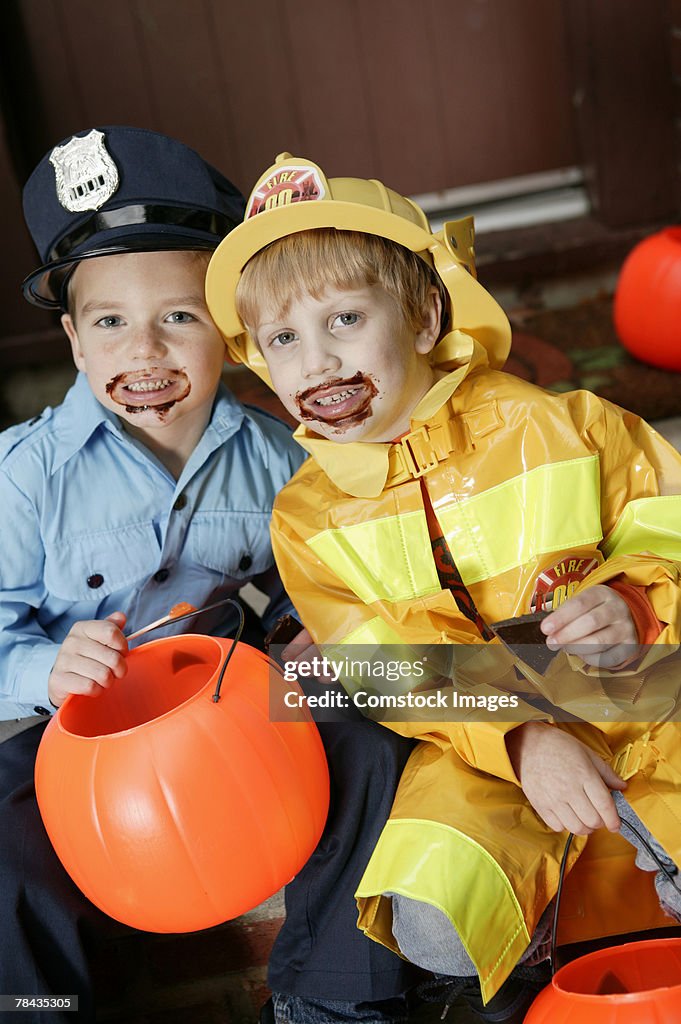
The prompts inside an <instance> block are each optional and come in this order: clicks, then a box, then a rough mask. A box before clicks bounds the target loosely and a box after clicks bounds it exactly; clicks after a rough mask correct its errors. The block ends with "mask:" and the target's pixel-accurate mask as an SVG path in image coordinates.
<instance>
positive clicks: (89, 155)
mask: <svg viewBox="0 0 681 1024" xmlns="http://www.w3.org/2000/svg"><path fill="white" fill-rule="evenodd" d="M50 163H51V164H52V166H53V167H54V175H55V178H56V185H57V198H58V200H59V202H60V203H61V205H62V206H63V207H64V209H65V210H69V211H70V212H71V213H82V212H83V211H84V210H98V209H99V208H100V206H103V205H104V203H105V202H106V201H107V199H110V198H111V196H112V195H113V194H114V192H115V191H116V189H117V188H118V168H117V167H116V164H115V163H114V162H113V160H112V159H111V156H110V155H109V153H108V152H107V150H106V146H105V145H104V133H103V132H99V131H97V129H96V128H93V129H92V131H91V132H89V133H88V134H87V135H84V136H81V137H77V136H75V135H74V137H73V138H72V139H71V140H70V141H69V142H67V143H66V145H65V146H55V148H54V149H53V150H52V152H51V154H50Z"/></svg>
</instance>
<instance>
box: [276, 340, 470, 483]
mask: <svg viewBox="0 0 681 1024" xmlns="http://www.w3.org/2000/svg"><path fill="white" fill-rule="evenodd" d="M486 361H487V357H486V354H485V352H484V350H483V348H482V346H481V345H479V343H478V342H476V341H474V340H473V338H472V337H471V336H470V335H469V334H465V333H464V332H463V331H452V332H451V333H450V334H448V335H447V336H446V337H445V338H443V339H442V341H440V342H439V343H438V345H437V347H436V349H435V351H434V362H433V365H434V367H435V369H439V370H446V371H448V372H447V373H446V376H444V377H441V378H440V380H438V381H437V382H436V383H435V384H434V385H433V386H432V388H431V389H430V391H428V392H427V393H426V394H425V395H424V396H423V398H422V399H421V401H420V402H419V403H418V405H417V406H416V408H415V409H414V411H413V413H412V416H411V429H412V430H414V429H417V428H418V427H419V426H421V425H423V424H424V423H425V422H427V421H428V420H429V419H432V417H433V416H435V414H436V413H437V412H438V411H439V410H440V409H442V407H443V406H444V405H446V403H447V402H448V401H449V399H450V398H451V397H452V395H453V394H454V392H455V391H456V389H457V388H458V386H459V384H460V383H461V381H462V380H463V378H464V377H465V376H466V374H467V373H468V372H469V370H470V369H471V367H472V366H473V365H479V364H480V363H485V362H486ZM293 436H294V438H295V439H296V441H297V442H298V444H299V445H301V446H302V447H303V448H304V449H305V451H307V452H309V453H310V455H312V457H313V458H314V459H315V461H316V462H317V463H318V464H319V466H320V467H321V469H322V470H323V471H324V472H325V473H326V475H327V476H328V477H329V479H330V480H331V481H332V482H333V483H334V484H335V485H336V486H337V487H339V488H340V490H341V491H345V493H346V494H352V495H354V496H355V497H356V498H377V497H378V496H379V494H381V493H382V491H383V489H384V488H385V485H386V481H387V479H388V470H389V467H390V453H391V448H392V447H393V445H392V444H390V443H385V444H383V443H379V442H368V441H351V442H349V443H348V444H339V443H338V442H337V441H329V440H327V439H326V438H322V437H319V436H318V435H317V434H315V433H313V432H312V431H311V430H309V429H308V428H307V427H305V426H304V425H303V424H301V425H300V426H299V427H298V429H297V430H296V431H295V433H294V435H293Z"/></svg>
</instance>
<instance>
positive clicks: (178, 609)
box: [127, 601, 199, 640]
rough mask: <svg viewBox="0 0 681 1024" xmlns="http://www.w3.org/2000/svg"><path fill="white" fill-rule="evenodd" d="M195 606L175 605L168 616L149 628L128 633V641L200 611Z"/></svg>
mask: <svg viewBox="0 0 681 1024" xmlns="http://www.w3.org/2000/svg"><path fill="white" fill-rule="evenodd" d="M198 610H199V609H198V608H195V607H194V605H193V604H189V602H188V601H180V603H179V604H174V605H173V607H172V608H171V609H170V611H169V612H168V614H167V615H164V616H163V617H162V618H160V619H156V622H150V623H149V625H148V626H142V628H141V629H136V630H135V632H134V633H128V635H127V639H128V640H134V639H135V638H136V637H138V636H142V633H148V632H149V630H151V629H156V627H157V626H163V625H164V623H166V622H172V621H173V619H177V618H180V617H181V616H184V615H191V614H192V612H196V611H198Z"/></svg>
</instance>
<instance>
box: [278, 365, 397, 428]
mask: <svg viewBox="0 0 681 1024" xmlns="http://www.w3.org/2000/svg"><path fill="white" fill-rule="evenodd" d="M377 394H378V388H377V387H376V385H375V384H374V382H373V380H372V379H371V377H370V376H369V375H368V374H366V373H362V372H361V371H359V370H358V371H357V373H355V374H354V375H353V376H352V377H332V378H331V379H330V380H327V381H325V382H324V383H323V384H318V385H316V386H315V387H313V388H307V390H306V391H299V392H298V394H297V395H296V396H295V400H296V405H297V406H298V411H299V413H300V418H301V419H302V420H307V421H310V420H317V421H318V422H320V423H326V424H328V425H330V426H333V427H335V428H336V429H339V430H347V429H348V428H349V427H352V426H355V425H356V424H358V423H361V422H363V420H365V419H367V417H368V416H370V415H371V403H372V401H373V399H374V398H375V397H376V395H377Z"/></svg>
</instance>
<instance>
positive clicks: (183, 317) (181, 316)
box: [166, 309, 195, 324]
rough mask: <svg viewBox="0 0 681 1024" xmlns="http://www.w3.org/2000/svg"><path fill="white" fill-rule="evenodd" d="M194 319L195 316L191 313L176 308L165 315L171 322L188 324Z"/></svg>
mask: <svg viewBox="0 0 681 1024" xmlns="http://www.w3.org/2000/svg"><path fill="white" fill-rule="evenodd" d="M194 319H195V318H194V317H193V316H192V315H191V313H185V312H184V311H183V310H181V309H178V310H176V312H174V313H170V314H169V315H168V316H167V317H166V320H169V321H170V323H171V324H189V323H191V322H192V320H194Z"/></svg>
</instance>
